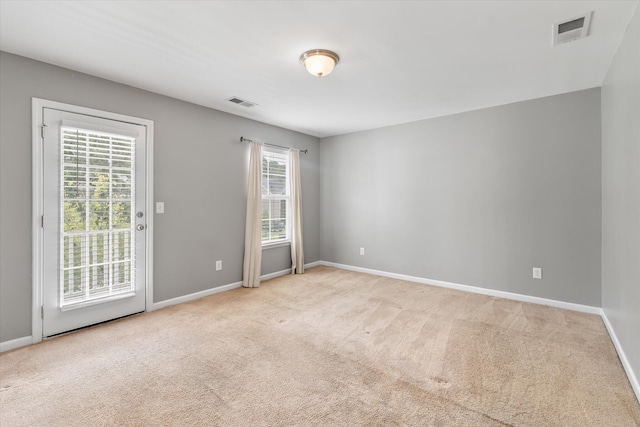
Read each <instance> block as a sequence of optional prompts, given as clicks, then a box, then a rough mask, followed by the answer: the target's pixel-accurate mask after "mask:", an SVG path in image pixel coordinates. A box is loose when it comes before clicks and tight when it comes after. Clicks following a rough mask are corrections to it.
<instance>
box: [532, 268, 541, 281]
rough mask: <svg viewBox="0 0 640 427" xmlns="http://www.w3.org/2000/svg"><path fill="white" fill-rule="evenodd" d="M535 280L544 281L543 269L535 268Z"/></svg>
mask: <svg viewBox="0 0 640 427" xmlns="http://www.w3.org/2000/svg"><path fill="white" fill-rule="evenodd" d="M533 278H534V279H542V268H540V267H533Z"/></svg>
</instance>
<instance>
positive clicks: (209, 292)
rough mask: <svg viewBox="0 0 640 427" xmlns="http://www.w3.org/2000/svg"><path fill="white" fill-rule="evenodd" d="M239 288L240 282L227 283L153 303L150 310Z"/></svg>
mask: <svg viewBox="0 0 640 427" xmlns="http://www.w3.org/2000/svg"><path fill="white" fill-rule="evenodd" d="M240 287H242V282H235V283H229V284H228V285H222V286H217V287H215V288H211V289H205V290H204V291H200V292H194V293H192V294H188V295H182V296H179V297H175V298H171V299H166V300H164V301H160V302H154V303H153V308H152V309H151V310H158V309H161V308H165V307H169V306H170V305H176V304H182V303H183V302H188V301H193V300H196V299H199V298H204V297H208V296H209V295H214V294H218V293H220V292H225V291H230V290H231V289H236V288H240ZM151 310H149V311H151Z"/></svg>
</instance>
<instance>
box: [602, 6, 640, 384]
mask: <svg viewBox="0 0 640 427" xmlns="http://www.w3.org/2000/svg"><path fill="white" fill-rule="evenodd" d="M602 308H603V309H604V312H605V314H606V316H607V318H608V319H609V321H610V323H611V326H612V327H613V329H614V331H615V334H616V336H617V337H618V340H619V341H620V344H621V346H622V348H623V349H624V352H625V354H626V356H627V359H628V360H629V364H630V365H631V367H632V369H633V371H634V372H635V376H636V378H638V376H639V375H640V6H638V7H636V12H635V15H634V16H633V18H632V20H631V23H630V24H629V27H628V28H627V31H626V34H625V37H624V39H623V41H622V44H621V45H620V47H619V48H618V52H617V53H616V56H615V57H614V60H613V63H612V64H611V67H610V68H609V72H608V74H607V77H606V78H605V81H604V84H603V86H602Z"/></svg>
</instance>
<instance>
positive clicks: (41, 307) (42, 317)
mask: <svg viewBox="0 0 640 427" xmlns="http://www.w3.org/2000/svg"><path fill="white" fill-rule="evenodd" d="M40 318H41V319H44V305H41V306H40Z"/></svg>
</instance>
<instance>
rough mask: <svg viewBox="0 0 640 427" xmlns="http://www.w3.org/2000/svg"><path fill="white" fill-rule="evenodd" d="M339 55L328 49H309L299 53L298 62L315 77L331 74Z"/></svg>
mask: <svg viewBox="0 0 640 427" xmlns="http://www.w3.org/2000/svg"><path fill="white" fill-rule="evenodd" d="M338 61H340V57H339V56H338V55H337V54H336V53H335V52H331V51H330V50H325V49H311V50H308V51H306V52H305V53H303V54H302V55H300V62H301V63H302V65H304V67H305V68H306V69H307V71H308V72H309V73H310V74H312V75H314V76H317V77H324V76H328V75H329V74H331V72H332V71H333V68H334V67H335V66H336V64H337V63H338Z"/></svg>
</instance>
